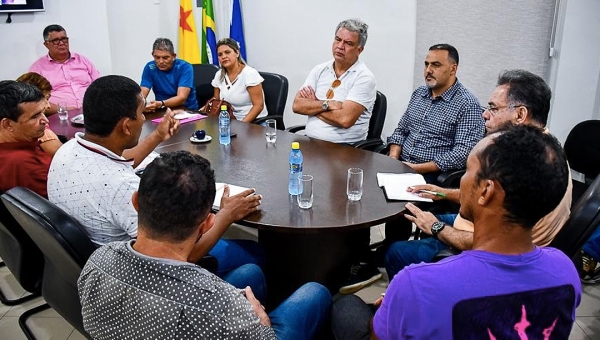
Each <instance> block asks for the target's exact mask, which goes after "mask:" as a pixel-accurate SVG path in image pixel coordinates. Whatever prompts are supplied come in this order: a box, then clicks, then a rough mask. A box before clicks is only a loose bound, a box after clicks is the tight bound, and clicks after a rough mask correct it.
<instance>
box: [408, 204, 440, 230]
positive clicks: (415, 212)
mask: <svg viewBox="0 0 600 340" xmlns="http://www.w3.org/2000/svg"><path fill="white" fill-rule="evenodd" d="M405 207H406V209H408V211H410V213H411V214H412V215H409V214H404V217H406V219H407V220H409V221H411V222H413V223H414V224H416V225H417V227H418V228H419V229H421V230H422V231H423V232H424V233H426V234H428V235H431V226H433V224H434V223H435V222H437V221H438V219H437V218H436V217H435V215H433V214H432V213H430V212H429V211H423V210H421V209H419V208H418V207H417V206H416V205H414V204H412V203H406V206H405Z"/></svg>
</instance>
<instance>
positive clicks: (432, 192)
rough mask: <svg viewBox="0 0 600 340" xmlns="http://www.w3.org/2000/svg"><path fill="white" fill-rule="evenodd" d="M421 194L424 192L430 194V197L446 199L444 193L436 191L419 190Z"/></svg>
mask: <svg viewBox="0 0 600 340" xmlns="http://www.w3.org/2000/svg"><path fill="white" fill-rule="evenodd" d="M419 192H424V193H426V194H430V195H434V196H439V197H446V194H444V193H441V192H436V191H431V190H424V189H421V190H419Z"/></svg>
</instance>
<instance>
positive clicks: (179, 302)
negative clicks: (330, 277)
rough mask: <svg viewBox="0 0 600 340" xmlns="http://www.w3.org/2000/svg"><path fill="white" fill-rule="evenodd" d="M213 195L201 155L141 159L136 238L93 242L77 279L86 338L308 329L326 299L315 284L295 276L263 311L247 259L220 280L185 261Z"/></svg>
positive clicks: (297, 333)
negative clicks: (295, 282)
mask: <svg viewBox="0 0 600 340" xmlns="http://www.w3.org/2000/svg"><path fill="white" fill-rule="evenodd" d="M214 198H215V179H214V171H213V170H212V169H211V168H210V163H209V162H208V161H207V160H205V159H204V158H202V157H200V156H198V155H192V154H190V153H189V152H187V151H178V152H173V153H165V154H162V155H160V157H158V158H156V159H155V160H154V161H153V162H152V163H151V164H150V165H148V167H147V168H146V170H145V173H144V176H143V177H142V179H141V181H140V185H139V190H138V191H137V192H135V193H134V195H133V198H132V202H133V206H134V208H135V209H136V210H137V211H138V234H137V240H130V241H121V242H113V243H109V244H107V245H105V246H103V247H101V248H100V249H98V250H97V251H96V252H94V254H92V256H91V257H90V259H89V260H88V262H87V264H86V265H85V267H84V268H83V271H82V272H81V276H80V278H79V281H78V287H79V295H80V299H81V306H82V314H83V325H84V327H85V330H86V331H87V332H88V333H89V334H90V335H91V336H92V337H93V338H94V339H117V338H123V339H125V338H126V339H311V338H312V337H313V336H314V335H315V333H316V332H317V330H318V329H319V327H320V325H321V324H322V322H323V320H324V319H325V318H326V317H327V314H328V313H329V308H330V304H331V295H330V294H329V291H328V290H327V289H326V288H325V287H323V286H321V285H320V284H318V283H307V284H305V285H304V286H302V287H300V288H299V289H298V290H297V291H296V292H295V293H294V294H293V295H292V296H291V297H290V298H288V299H287V300H285V301H284V302H283V303H282V304H281V305H280V306H279V307H277V308H276V309H274V310H273V311H271V312H270V313H269V314H267V312H266V311H265V310H264V307H263V306H262V305H261V303H260V300H261V299H264V295H265V294H264V292H265V287H264V286H265V279H264V275H263V274H262V272H261V270H260V268H259V267H258V266H257V265H255V264H246V265H243V266H241V267H240V268H238V269H235V270H233V271H232V272H230V273H229V274H227V275H226V276H225V277H224V278H223V280H222V279H220V278H219V277H217V276H215V275H213V274H211V273H209V272H208V271H206V270H204V269H203V268H202V267H199V266H197V265H195V264H193V263H189V262H187V259H188V258H189V255H190V253H191V252H192V251H193V249H194V247H195V245H196V244H197V243H198V242H199V240H200V239H202V237H203V235H204V234H205V233H206V232H207V231H208V230H209V229H210V228H211V227H212V226H213V224H214V221H215V216H214V214H212V213H211V212H210V208H211V206H212V202H213V200H214ZM232 284H233V285H232ZM234 286H237V287H246V288H245V289H237V288H235V287H234Z"/></svg>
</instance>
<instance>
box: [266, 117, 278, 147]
mask: <svg viewBox="0 0 600 340" xmlns="http://www.w3.org/2000/svg"><path fill="white" fill-rule="evenodd" d="M265 124H266V130H265V138H266V139H267V143H275V141H277V121H276V120H275V119H267V120H266V121H265Z"/></svg>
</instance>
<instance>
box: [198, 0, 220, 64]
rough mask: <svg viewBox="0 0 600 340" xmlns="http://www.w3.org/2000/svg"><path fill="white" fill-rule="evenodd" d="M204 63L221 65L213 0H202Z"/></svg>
mask: <svg viewBox="0 0 600 340" xmlns="http://www.w3.org/2000/svg"><path fill="white" fill-rule="evenodd" d="M202 63H203V64H214V65H219V59H218V58H217V35H216V33H215V14H214V12H213V5H212V0H202Z"/></svg>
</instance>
